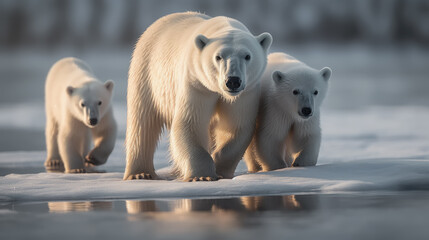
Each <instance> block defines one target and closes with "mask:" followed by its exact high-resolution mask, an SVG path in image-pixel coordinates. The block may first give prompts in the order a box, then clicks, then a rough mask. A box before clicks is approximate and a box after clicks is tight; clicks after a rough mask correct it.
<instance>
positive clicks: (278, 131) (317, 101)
mask: <svg viewBox="0 0 429 240" xmlns="http://www.w3.org/2000/svg"><path fill="white" fill-rule="evenodd" d="M330 76H331V69H330V68H328V67H325V68H322V69H321V70H316V69H313V68H311V67H309V66H307V65H306V64H304V63H302V62H300V61H298V60H296V59H295V58H293V57H291V56H289V55H287V54H284V53H272V54H270V55H269V56H268V65H267V69H266V70H265V73H264V75H263V76H262V80H261V81H262V93H261V99H260V105H259V113H258V119H257V127H256V131H255V134H254V137H253V139H252V142H251V144H250V145H249V147H248V148H247V150H246V153H245V156H244V158H245V162H246V164H247V168H248V170H249V172H257V171H260V170H262V171H270V170H274V169H279V168H284V167H287V166H314V165H316V163H317V158H318V155H319V148H320V141H321V129H320V105H321V104H322V101H323V99H324V98H325V95H326V91H327V87H328V80H329V78H330Z"/></svg>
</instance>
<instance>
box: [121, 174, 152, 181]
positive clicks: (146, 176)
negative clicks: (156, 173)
mask: <svg viewBox="0 0 429 240" xmlns="http://www.w3.org/2000/svg"><path fill="white" fill-rule="evenodd" d="M137 179H147V180H153V179H154V178H153V176H152V175H151V174H149V173H139V174H134V175H130V176H128V177H127V180H137Z"/></svg>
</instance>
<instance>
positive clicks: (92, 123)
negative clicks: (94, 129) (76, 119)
mask: <svg viewBox="0 0 429 240" xmlns="http://www.w3.org/2000/svg"><path fill="white" fill-rule="evenodd" d="M97 122H98V120H97V118H91V119H89V124H90V125H91V126H95V125H96V124H97Z"/></svg>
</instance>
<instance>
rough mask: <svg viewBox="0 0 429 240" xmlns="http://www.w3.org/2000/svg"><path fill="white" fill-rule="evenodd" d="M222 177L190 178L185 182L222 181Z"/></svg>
mask: <svg viewBox="0 0 429 240" xmlns="http://www.w3.org/2000/svg"><path fill="white" fill-rule="evenodd" d="M222 178H223V177H222V176H216V177H190V178H186V179H185V180H184V181H185V182H211V181H217V180H219V179H222Z"/></svg>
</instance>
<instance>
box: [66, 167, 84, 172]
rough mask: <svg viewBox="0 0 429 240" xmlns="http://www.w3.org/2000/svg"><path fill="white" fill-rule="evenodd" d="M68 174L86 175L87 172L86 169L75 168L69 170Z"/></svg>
mask: <svg viewBox="0 0 429 240" xmlns="http://www.w3.org/2000/svg"><path fill="white" fill-rule="evenodd" d="M66 173H86V170H85V169H84V168H75V169H70V170H68V171H67V172H66Z"/></svg>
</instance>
